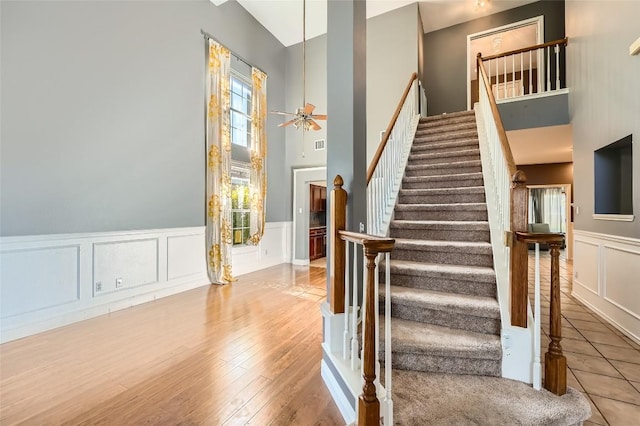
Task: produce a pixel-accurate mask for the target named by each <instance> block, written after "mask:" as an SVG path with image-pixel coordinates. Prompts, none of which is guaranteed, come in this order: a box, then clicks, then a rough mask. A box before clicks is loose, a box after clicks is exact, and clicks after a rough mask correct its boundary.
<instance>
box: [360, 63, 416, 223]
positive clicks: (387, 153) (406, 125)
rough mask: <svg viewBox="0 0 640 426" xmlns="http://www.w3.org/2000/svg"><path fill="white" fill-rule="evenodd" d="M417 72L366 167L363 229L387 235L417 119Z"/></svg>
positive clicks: (412, 75)
mask: <svg viewBox="0 0 640 426" xmlns="http://www.w3.org/2000/svg"><path fill="white" fill-rule="evenodd" d="M418 96H419V93H418V75H417V74H416V73H413V74H411V78H410V79H409V83H407V86H406V88H405V90H404V92H403V94H402V97H401V98H400V102H398V106H397V107H396V110H395V112H394V114H393V117H392V118H391V121H390V122H389V125H388V126H387V129H386V130H385V132H384V136H383V137H382V140H381V141H380V145H379V146H378V149H377V150H376V153H375V155H374V156H373V159H372V161H371V164H370V165H369V169H368V170H367V200H368V201H367V202H368V209H367V212H368V213H367V215H368V217H367V223H368V228H367V231H368V232H369V234H372V235H378V236H383V235H386V234H387V231H388V229H389V223H390V222H391V216H392V214H393V208H394V206H395V204H396V199H397V196H398V191H399V190H400V184H401V183H402V176H403V174H404V169H405V167H406V165H407V159H408V158H409V152H410V151H411V145H412V143H413V137H414V135H415V133H416V128H417V126H418V122H419V120H420V111H419V106H418V105H419V100H418Z"/></svg>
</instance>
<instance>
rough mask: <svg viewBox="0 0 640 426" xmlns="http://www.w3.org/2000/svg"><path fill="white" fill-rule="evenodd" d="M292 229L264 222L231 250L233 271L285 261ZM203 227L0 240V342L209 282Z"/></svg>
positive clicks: (287, 257) (259, 267)
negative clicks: (247, 242)
mask: <svg viewBox="0 0 640 426" xmlns="http://www.w3.org/2000/svg"><path fill="white" fill-rule="evenodd" d="M291 229H292V226H291V222H269V223H267V224H266V225H265V234H264V237H263V239H262V241H261V242H260V244H258V245H257V246H254V247H242V248H234V253H233V272H234V275H236V276H240V279H241V275H243V274H246V273H249V272H253V271H256V270H259V269H263V268H267V267H271V266H275V265H278V264H280V263H284V262H290V261H291V243H292V240H291V235H292V233H291ZM204 232H205V228H204V227H200V226H199V227H191V228H168V229H153V230H141V231H124V232H103V233H82V234H56V235H40V236H38V235H29V236H24V237H1V238H0V266H1V267H0V269H1V273H2V275H1V278H2V279H1V281H0V295H1V296H2V297H1V299H2V305H1V310H0V343H3V342H7V341H10V340H15V339H19V338H21V337H25V336H29V335H31V334H35V333H39V332H42V331H46V330H50V329H52V328H56V327H60V326H63V325H67V324H71V323H74V322H77V321H82V320H85V319H88V318H92V317H95V316H98V315H103V314H108V313H110V312H114V311H117V310H119V309H125V308H128V307H131V306H135V305H138V304H141V303H146V302H150V301H153V300H156V299H158V298H161V297H165V296H170V295H173V294H177V293H180V292H183V291H187V290H191V289H193V288H196V287H200V286H205V285H210V282H209V279H208V278H207V273H206V264H205V254H206V251H205V238H204ZM119 278H122V286H120V287H116V279H119ZM97 282H101V285H102V287H101V290H100V291H97V290H96V283H97Z"/></svg>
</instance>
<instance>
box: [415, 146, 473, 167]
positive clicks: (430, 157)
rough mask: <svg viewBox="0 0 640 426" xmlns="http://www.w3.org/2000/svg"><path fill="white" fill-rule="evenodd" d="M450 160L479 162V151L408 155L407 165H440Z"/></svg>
mask: <svg viewBox="0 0 640 426" xmlns="http://www.w3.org/2000/svg"><path fill="white" fill-rule="evenodd" d="M450 158H454V159H458V161H460V160H466V161H473V160H476V159H477V160H479V159H480V149H479V148H475V149H461V150H457V151H447V152H435V153H425V154H411V155H409V159H408V163H409V164H414V163H425V162H431V163H442V162H444V161H447V160H446V159H450Z"/></svg>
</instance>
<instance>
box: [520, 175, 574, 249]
mask: <svg viewBox="0 0 640 426" xmlns="http://www.w3.org/2000/svg"><path fill="white" fill-rule="evenodd" d="M527 188H528V189H529V209H528V212H529V213H528V214H529V218H528V223H529V224H538V225H545V228H546V227H548V230H546V229H545V230H544V231H542V232H551V233H561V234H564V236H565V243H566V250H567V252H566V253H567V260H572V259H573V244H572V243H573V241H572V239H573V222H572V220H571V185H570V184H557V185H553V184H552V185H527ZM533 232H539V229H535V230H533Z"/></svg>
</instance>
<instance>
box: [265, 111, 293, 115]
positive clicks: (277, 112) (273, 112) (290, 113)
mask: <svg viewBox="0 0 640 426" xmlns="http://www.w3.org/2000/svg"><path fill="white" fill-rule="evenodd" d="M269 112H270V113H271V114H280V115H296V113H294V112H283V111H269Z"/></svg>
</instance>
